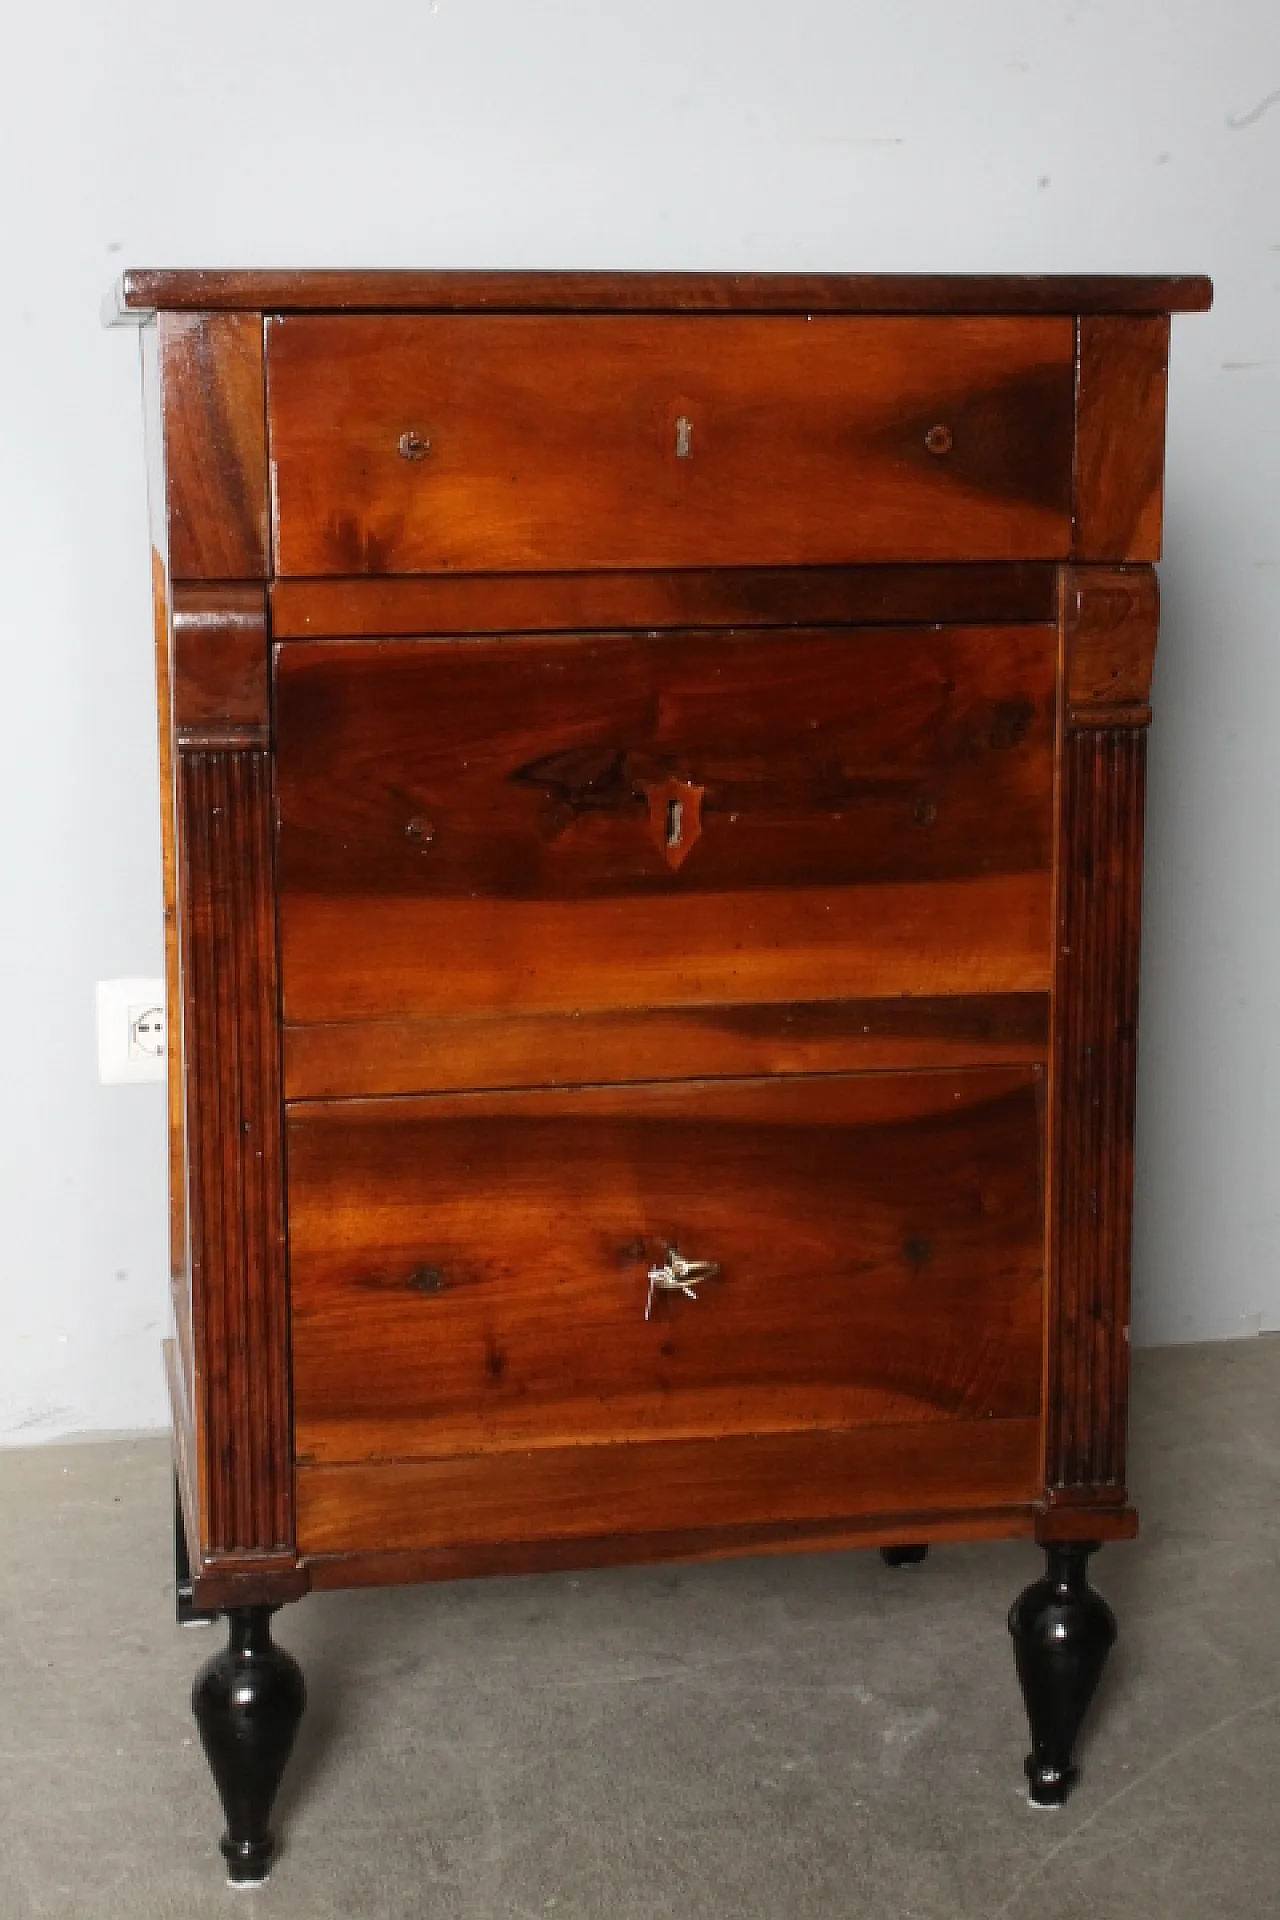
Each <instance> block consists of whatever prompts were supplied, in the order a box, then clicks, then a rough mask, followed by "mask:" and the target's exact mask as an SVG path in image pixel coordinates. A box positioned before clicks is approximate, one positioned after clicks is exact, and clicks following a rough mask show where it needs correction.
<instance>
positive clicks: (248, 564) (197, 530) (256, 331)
mask: <svg viewBox="0 0 1280 1920" xmlns="http://www.w3.org/2000/svg"><path fill="white" fill-rule="evenodd" d="M156 325H157V330H158V338H159V349H160V368H161V384H162V390H163V404H164V445H165V466H166V473H167V491H166V499H167V503H168V517H169V570H170V574H171V577H172V578H173V579H175V580H262V579H265V578H266V577H267V575H268V574H269V573H270V571H271V560H270V547H269V541H268V516H267V444H266V419H265V391H264V376H263V357H262V322H261V319H260V318H259V317H258V316H257V315H255V314H238V313H183V314H176V313H162V314H161V315H160V317H159V319H158V321H157V323H156Z"/></svg>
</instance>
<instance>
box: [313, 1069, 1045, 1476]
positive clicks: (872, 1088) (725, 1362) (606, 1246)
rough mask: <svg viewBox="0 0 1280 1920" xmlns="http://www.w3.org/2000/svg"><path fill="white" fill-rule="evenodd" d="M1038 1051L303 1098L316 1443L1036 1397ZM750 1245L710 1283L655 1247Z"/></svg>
mask: <svg viewBox="0 0 1280 1920" xmlns="http://www.w3.org/2000/svg"><path fill="white" fill-rule="evenodd" d="M1040 1104H1041V1078H1040V1074H1039V1071H1038V1070H1037V1069H1035V1068H1026V1067H1006V1068H996V1069H991V1070H988V1071H974V1072H968V1073H951V1074H945V1073H943V1074H886V1075H864V1076H858V1077H855V1078H847V1079H846V1078H841V1077H838V1076H837V1077H830V1076H824V1077H821V1078H818V1079H809V1080H791V1079H772V1080H761V1081H753V1082H737V1081H729V1082H721V1083H717V1084H699V1083H697V1082H694V1083H687V1082H686V1083H681V1084H679V1085H676V1086H642V1087H637V1088H634V1089H631V1090H626V1089H596V1090H591V1089H588V1090H584V1091H581V1092H576V1093H527V1094H508V1095H501V1094H499V1095H488V1096H485V1095H470V1096H461V1097H453V1098H450V1097H438V1098H434V1099H431V1100H427V1101H404V1100H398V1101H380V1102H343V1103H337V1104H333V1105H329V1106H325V1107H315V1106H304V1107H298V1108H294V1109H293V1110H292V1113H291V1118H290V1124H289V1168H290V1193H291V1205H290V1253H291V1275H292V1285H291V1298H292V1309H293V1385H294V1421H295V1436H296V1445H297V1449H298V1455H299V1459H300V1461H302V1462H305V1463H306V1464H312V1463H316V1462H331V1461H342V1460H360V1459H364V1458H368V1457H373V1456H381V1457H385V1458H396V1457H401V1456H407V1455H412V1454H424V1453H457V1452H477V1451H481V1450H510V1449H512V1448H518V1447H524V1446H530V1445H537V1446H550V1445H555V1444H569V1443H571V1442H577V1443H580V1444H585V1443H587V1442H594V1443H611V1442H614V1441H617V1440H623V1439H634V1438H637V1437H639V1436H641V1435H650V1436H655V1437H656V1436H663V1437H666V1438H674V1437H686V1438H687V1437H694V1436H700V1435H711V1434H716V1433H719V1434H729V1433H752V1432H755V1433H759V1432H769V1431H785V1430H788V1429H792V1428H804V1427H808V1428H813V1427H853V1426H859V1425H873V1424H881V1423H884V1424H890V1425H911V1424H913V1423H916V1422H919V1421H924V1420H941V1421H945V1422H950V1423H956V1422H960V1423H963V1422H966V1421H975V1420H976V1421H987V1420H992V1419H1015V1418H1019V1417H1028V1418H1030V1417H1034V1416H1035V1415H1036V1414H1037V1412H1038V1409H1039V1404H1040V1352H1041V1324H1042V1300H1041V1279H1042V1267H1043V1215H1042V1208H1041V1146H1040V1121H1039V1115H1040ZM672 1245H675V1246H678V1247H679V1248H680V1249H681V1251H682V1252H683V1253H685V1254H686V1255H687V1256H688V1257H690V1258H698V1259H710V1260H713V1261H715V1262H717V1263H718V1264H719V1266H720V1268H721V1270H722V1271H721V1274H720V1276H719V1277H718V1278H716V1279H715V1280H713V1281H710V1282H708V1283H707V1284H706V1285H705V1287H703V1288H702V1289H701V1290H700V1291H699V1293H698V1296H697V1298H696V1300H689V1299H686V1298H685V1296H684V1295H683V1294H671V1295H665V1296H658V1297H657V1298H656V1299H654V1300H653V1302H652V1303H651V1308H652V1310H651V1315H650V1317H649V1318H647V1319H646V1317H645V1315H646V1303H647V1299H648V1288H647V1284H646V1273H647V1271H648V1268H649V1267H650V1265H651V1264H653V1263H654V1262H655V1261H657V1262H661V1261H662V1260H663V1259H664V1258H665V1257H666V1249H667V1248H668V1247H669V1246H672Z"/></svg>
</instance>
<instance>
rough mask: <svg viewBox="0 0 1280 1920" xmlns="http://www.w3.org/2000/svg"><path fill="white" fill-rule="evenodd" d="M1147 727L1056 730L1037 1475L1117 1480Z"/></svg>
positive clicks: (1096, 1483) (1069, 1483)
mask: <svg viewBox="0 0 1280 1920" xmlns="http://www.w3.org/2000/svg"><path fill="white" fill-rule="evenodd" d="M1145 765H1146V736H1145V733H1144V732H1143V730H1142V729H1141V728H1138V727H1108V728H1102V729H1072V730H1069V731H1068V732H1067V733H1066V735H1065V737H1064V741H1063V765H1062V856H1061V858H1062V879H1061V886H1060V893H1059V909H1058V914H1059V961H1058V978H1057V983H1056V987H1055V999H1056V1016H1055V1025H1056V1038H1055V1070H1054V1083H1055V1093H1054V1098H1055V1106H1056V1112H1055V1121H1054V1129H1053V1139H1054V1155H1055V1165H1054V1170H1053V1181H1052V1189H1053V1193H1054V1227H1053V1253H1052V1259H1051V1271H1052V1274H1053V1279H1052V1281H1051V1286H1050V1297H1049V1323H1048V1324H1049V1351H1048V1360H1049V1384H1048V1397H1047V1409H1046V1480H1047V1483H1048V1484H1049V1485H1050V1486H1065V1487H1077V1488H1082V1489H1096V1488H1099V1487H1107V1486H1111V1487H1123V1485H1124V1453H1125V1419H1126V1406H1127V1401H1128V1374H1129V1252H1130V1234H1131V1225H1132V1205H1133V1116H1134V1087H1135V1078H1136V1068H1137V1022H1138V946H1139V929H1140V920H1141V910H1142V819H1143V785H1144V775H1145Z"/></svg>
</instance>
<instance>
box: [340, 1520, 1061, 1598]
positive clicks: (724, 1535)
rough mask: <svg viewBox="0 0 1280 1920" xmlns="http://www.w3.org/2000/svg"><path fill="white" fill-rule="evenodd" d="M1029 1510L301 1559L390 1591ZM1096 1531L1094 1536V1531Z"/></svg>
mask: <svg viewBox="0 0 1280 1920" xmlns="http://www.w3.org/2000/svg"><path fill="white" fill-rule="evenodd" d="M1035 1526H1036V1514H1035V1510H1034V1508H1032V1507H1029V1506H1008V1507H980V1508H976V1509H971V1510H969V1511H968V1512H965V1511H963V1510H962V1511H960V1512H956V1511H954V1510H953V1511H950V1512H946V1513H930V1512H927V1511H926V1512H915V1513H911V1512H907V1513H889V1514H875V1515H873V1516H871V1517H870V1518H866V1519H859V1518H857V1517H856V1516H850V1517H848V1518H841V1519H838V1520H782V1521H777V1522H774V1523H772V1524H770V1523H767V1522H758V1523H754V1524H751V1525H748V1526H737V1527H716V1526H701V1527H693V1528H689V1529H687V1530H686V1531H684V1532H673V1531H671V1530H668V1531H666V1532H664V1533H614V1534H592V1535H589V1536H587V1537H585V1538H583V1539H567V1540H557V1539H549V1540H504V1541H501V1542H499V1543H498V1544H497V1545H492V1546H488V1545H484V1544H480V1545H472V1546H464V1547H419V1548H417V1549H416V1550H412V1549H411V1550H409V1551H403V1550H401V1551H399V1552H395V1553H381V1552H366V1553H332V1554H315V1555H311V1556H309V1557H308V1559H307V1562H306V1571H307V1576H308V1579H309V1580H310V1583H311V1586H312V1588H313V1589H314V1590H315V1591H316V1592H323V1591H325V1590H326V1589H331V1588H343V1587H388V1586H401V1585H405V1584H408V1583H410V1582H413V1583H416V1582H419V1581H427V1580H476V1579H483V1578H485V1577H487V1576H491V1575H494V1574H499V1575H508V1576H509V1575H512V1574H530V1573H534V1574H536V1573H572V1572H575V1571H578V1570H580V1569H586V1568H591V1567H629V1566H654V1565H663V1564H667V1565H670V1564H671V1563H673V1562H681V1561H698V1560H730V1559H736V1558H741V1557H742V1556H743V1555H746V1554H750V1555H752V1556H753V1557H754V1556H756V1555H761V1554H778V1553H842V1552H847V1551H848V1550H849V1549H850V1548H855V1549H856V1548H863V1549H868V1548H872V1547H878V1546H893V1545H896V1544H897V1543H898V1542H900V1541H902V1540H920V1541H923V1542H925V1543H926V1544H928V1545H938V1546H941V1545H943V1544H945V1543H946V1542H948V1541H952V1540H966V1541H968V1540H1030V1539H1032V1538H1034V1534H1035ZM1095 1537H1096V1536H1095Z"/></svg>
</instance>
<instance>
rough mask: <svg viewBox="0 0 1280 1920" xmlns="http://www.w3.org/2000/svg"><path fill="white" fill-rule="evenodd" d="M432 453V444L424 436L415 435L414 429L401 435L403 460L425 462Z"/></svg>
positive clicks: (401, 456) (401, 455)
mask: <svg viewBox="0 0 1280 1920" xmlns="http://www.w3.org/2000/svg"><path fill="white" fill-rule="evenodd" d="M430 451H431V442H430V441H429V440H428V439H427V438H426V436H425V435H424V434H421V433H414V432H413V430H412V428H409V429H407V430H406V431H405V432H404V433H402V434H401V435H400V458H401V459H402V460H425V459H426V457H427V455H428V454H429V453H430Z"/></svg>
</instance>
